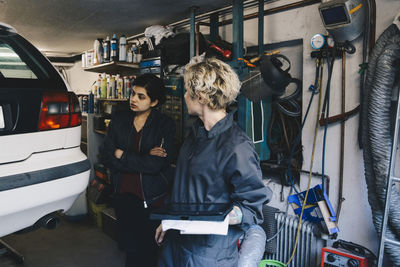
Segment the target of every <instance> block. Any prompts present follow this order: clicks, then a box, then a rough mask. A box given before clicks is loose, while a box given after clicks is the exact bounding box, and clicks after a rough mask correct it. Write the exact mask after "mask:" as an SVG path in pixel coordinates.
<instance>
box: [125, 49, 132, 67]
mask: <svg viewBox="0 0 400 267" xmlns="http://www.w3.org/2000/svg"><path fill="white" fill-rule="evenodd" d="M126 61H127V62H130V63H132V62H133V51H132V46H130V47H129V49H128V56H127V58H126Z"/></svg>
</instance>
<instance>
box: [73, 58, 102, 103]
mask: <svg viewBox="0 0 400 267" xmlns="http://www.w3.org/2000/svg"><path fill="white" fill-rule="evenodd" d="M66 72H67V79H68V83H69V85H70V86H71V88H72V90H73V91H74V92H75V93H76V94H86V95H87V94H89V92H90V90H91V88H92V84H93V82H94V81H96V80H97V77H98V75H99V74H98V73H95V72H88V71H84V70H83V68H82V62H81V61H77V62H76V63H75V64H74V66H72V67H71V68H68V69H66Z"/></svg>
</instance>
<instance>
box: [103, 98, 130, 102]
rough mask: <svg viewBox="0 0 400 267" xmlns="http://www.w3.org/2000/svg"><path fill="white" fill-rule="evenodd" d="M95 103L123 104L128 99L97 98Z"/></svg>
mask: <svg viewBox="0 0 400 267" xmlns="http://www.w3.org/2000/svg"><path fill="white" fill-rule="evenodd" d="M97 101H110V102H125V101H128V98H97Z"/></svg>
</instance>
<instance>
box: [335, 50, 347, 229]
mask: <svg viewBox="0 0 400 267" xmlns="http://www.w3.org/2000/svg"><path fill="white" fill-rule="evenodd" d="M345 100H346V51H345V50H344V47H342V114H344V113H345V109H346V104H345ZM344 131H345V121H342V122H341V123H340V170H339V196H338V206H337V210H336V218H337V222H338V223H339V216H340V211H341V209H342V203H343V201H344V198H343V172H344V139H345V135H344Z"/></svg>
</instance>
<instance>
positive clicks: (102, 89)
mask: <svg viewBox="0 0 400 267" xmlns="http://www.w3.org/2000/svg"><path fill="white" fill-rule="evenodd" d="M100 97H101V98H107V78H106V74H105V73H103V75H102V76H101V86H100Z"/></svg>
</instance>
